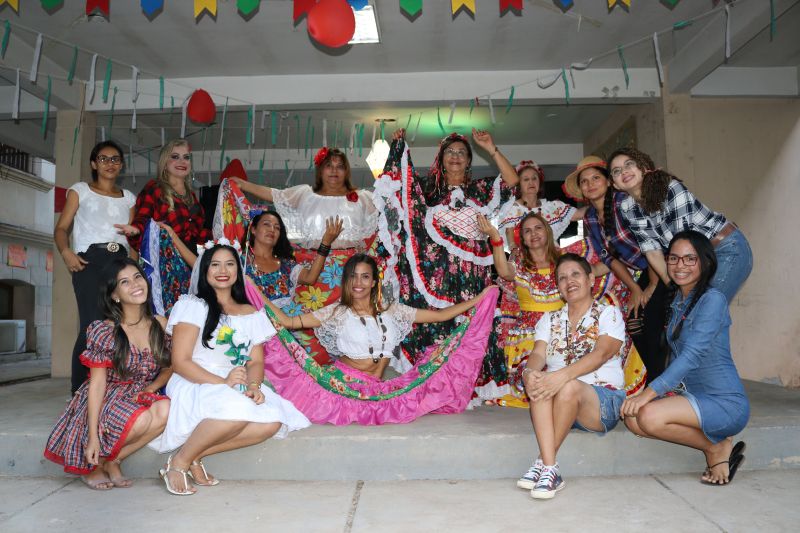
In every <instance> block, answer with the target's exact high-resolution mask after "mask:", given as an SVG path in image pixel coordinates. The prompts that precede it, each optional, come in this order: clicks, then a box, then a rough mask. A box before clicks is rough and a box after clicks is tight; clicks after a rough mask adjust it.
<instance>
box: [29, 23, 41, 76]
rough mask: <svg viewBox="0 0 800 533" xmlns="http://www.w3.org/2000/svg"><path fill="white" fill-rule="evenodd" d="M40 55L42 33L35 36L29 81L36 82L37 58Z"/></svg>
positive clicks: (37, 72) (37, 71)
mask: <svg viewBox="0 0 800 533" xmlns="http://www.w3.org/2000/svg"><path fill="white" fill-rule="evenodd" d="M41 56H42V34H41V33H40V34H39V35H38V36H37V37H36V49H35V50H34V52H33V62H32V63H31V75H30V78H29V79H30V81H31V83H36V76H37V75H38V74H39V58H40V57H41Z"/></svg>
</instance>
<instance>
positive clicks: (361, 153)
mask: <svg viewBox="0 0 800 533" xmlns="http://www.w3.org/2000/svg"><path fill="white" fill-rule="evenodd" d="M364 126H365V124H364V123H361V124H360V125H359V126H358V157H364Z"/></svg>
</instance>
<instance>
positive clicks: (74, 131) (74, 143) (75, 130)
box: [69, 123, 80, 166]
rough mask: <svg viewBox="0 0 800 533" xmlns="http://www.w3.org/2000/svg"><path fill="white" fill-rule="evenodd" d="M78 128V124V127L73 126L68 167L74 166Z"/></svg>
mask: <svg viewBox="0 0 800 533" xmlns="http://www.w3.org/2000/svg"><path fill="white" fill-rule="evenodd" d="M79 128H80V123H79V125H78V126H75V129H74V130H73V131H72V156H71V157H70V159H69V166H72V165H74V164H75V145H77V144H78V129H79Z"/></svg>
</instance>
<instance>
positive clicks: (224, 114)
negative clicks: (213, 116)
mask: <svg viewBox="0 0 800 533" xmlns="http://www.w3.org/2000/svg"><path fill="white" fill-rule="evenodd" d="M187 101H188V100H187ZM227 120H228V97H227V96H226V97H225V107H223V108H222V123H221V124H220V128H219V145H220V146H222V144H223V141H224V140H225V122H226V121H227ZM181 137H183V136H182V135H181Z"/></svg>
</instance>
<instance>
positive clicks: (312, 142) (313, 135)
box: [311, 124, 317, 160]
mask: <svg viewBox="0 0 800 533" xmlns="http://www.w3.org/2000/svg"><path fill="white" fill-rule="evenodd" d="M316 135H317V129H316V128H315V127H314V125H313V124H312V125H311V146H314V137H315V136H316ZM311 159H312V160H313V159H314V158H313V157H312V158H311Z"/></svg>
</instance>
